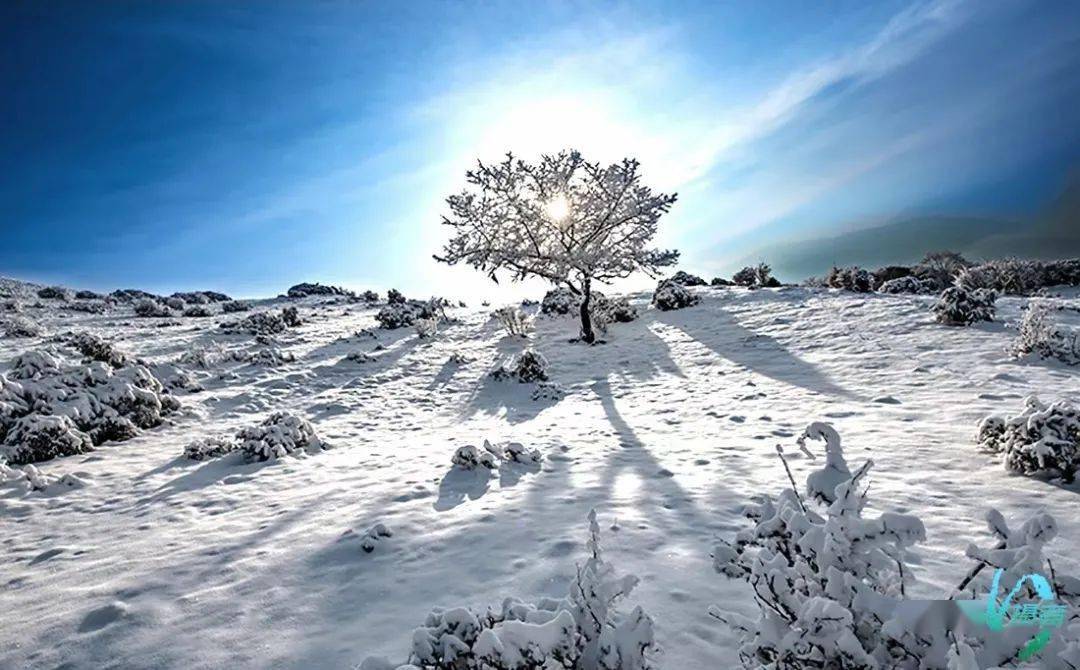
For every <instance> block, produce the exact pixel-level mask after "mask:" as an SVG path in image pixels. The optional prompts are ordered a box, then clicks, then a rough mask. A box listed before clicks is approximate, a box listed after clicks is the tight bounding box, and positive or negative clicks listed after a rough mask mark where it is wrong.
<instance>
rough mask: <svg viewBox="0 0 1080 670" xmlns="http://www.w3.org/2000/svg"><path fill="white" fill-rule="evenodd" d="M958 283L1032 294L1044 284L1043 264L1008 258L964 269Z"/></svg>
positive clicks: (958, 277)
mask: <svg viewBox="0 0 1080 670" xmlns="http://www.w3.org/2000/svg"><path fill="white" fill-rule="evenodd" d="M956 285H957V286H959V287H961V288H964V289H967V290H969V291H970V290H972V289H980V288H981V289H992V290H994V291H998V292H1000V293H1005V294H1012V295H1031V294H1032V293H1034V292H1035V291H1037V290H1038V289H1040V288H1042V286H1043V270H1042V264H1041V263H1039V262H1038V261H1031V260H1023V259H1019V258H1006V259H1003V260H995V261H989V262H987V263H983V264H981V265H975V266H972V267H967V268H964V269H962V270H961V271H960V272H959V274H957V276H956Z"/></svg>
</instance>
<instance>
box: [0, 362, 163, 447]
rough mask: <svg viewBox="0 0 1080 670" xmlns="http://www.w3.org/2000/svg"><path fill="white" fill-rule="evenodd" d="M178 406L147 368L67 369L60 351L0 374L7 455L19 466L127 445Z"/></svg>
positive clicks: (0, 420)
mask: <svg viewBox="0 0 1080 670" xmlns="http://www.w3.org/2000/svg"><path fill="white" fill-rule="evenodd" d="M178 408H179V402H177V400H176V399H175V398H174V397H172V396H171V395H169V394H168V393H165V391H164V386H163V384H162V382H161V381H160V380H159V379H158V377H156V376H155V374H153V373H152V372H151V371H150V370H149V369H148V368H147V367H145V366H144V365H141V364H139V363H128V364H125V365H123V366H122V367H118V368H113V367H111V366H110V365H107V364H105V363H103V362H99V361H95V362H93V363H90V364H89V365H71V364H68V363H67V362H66V361H65V360H64V359H63V358H62V357H61V356H60V355H59V354H58V353H56V352H53V351H47V350H40V351H30V352H26V353H24V354H22V355H21V356H19V357H17V358H16V359H15V361H14V362H13V364H12V366H11V369H10V370H9V371H8V373H7V374H5V375H2V376H0V440H2V441H3V447H0V451H3V452H6V453H7V454H8V460H9V461H11V462H13V463H19V462H26V463H28V462H36V461H39V460H45V459H48V458H53V457H54V456H58V455H66V454H68V453H81V452H82V451H84V450H86V449H84V446H85V445H86V444H87V441H86V440H84V437H87V438H88V439H89V443H90V444H91V445H97V444H101V443H103V442H106V441H109V440H114V441H121V440H126V439H128V438H130V437H132V436H133V435H135V433H136V429H137V428H152V427H154V426H157V425H158V424H160V423H161V421H162V417H163V416H165V415H167V414H169V413H170V412H173V411H175V410H176V409H178Z"/></svg>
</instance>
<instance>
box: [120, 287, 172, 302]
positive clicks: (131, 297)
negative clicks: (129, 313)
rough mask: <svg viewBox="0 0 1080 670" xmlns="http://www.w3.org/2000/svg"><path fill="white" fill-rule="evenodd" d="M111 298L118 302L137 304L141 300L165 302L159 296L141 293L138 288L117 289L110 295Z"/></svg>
mask: <svg viewBox="0 0 1080 670" xmlns="http://www.w3.org/2000/svg"><path fill="white" fill-rule="evenodd" d="M109 297H110V298H112V299H113V300H116V301H117V302H137V301H139V300H153V301H154V302H160V301H161V300H163V298H162V297H161V296H159V295H154V294H153V293H148V292H146V291H141V290H139V289H137V288H123V289H117V290H115V291H113V292H112V293H110V294H109Z"/></svg>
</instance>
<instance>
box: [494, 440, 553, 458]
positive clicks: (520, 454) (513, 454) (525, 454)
mask: <svg viewBox="0 0 1080 670" xmlns="http://www.w3.org/2000/svg"><path fill="white" fill-rule="evenodd" d="M502 459H503V460H504V461H508V462H512V463H539V462H540V461H541V460H543V456H541V455H540V452H539V451H538V450H536V449H530V448H528V447H526V446H525V445H524V444H522V443H520V442H509V443H507V444H506V446H504V447H503V448H502Z"/></svg>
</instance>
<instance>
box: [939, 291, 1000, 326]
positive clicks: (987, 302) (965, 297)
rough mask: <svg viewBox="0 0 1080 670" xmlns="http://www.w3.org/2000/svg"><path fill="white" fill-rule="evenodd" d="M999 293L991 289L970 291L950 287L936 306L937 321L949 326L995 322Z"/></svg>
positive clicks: (942, 294) (943, 292)
mask: <svg viewBox="0 0 1080 670" xmlns="http://www.w3.org/2000/svg"><path fill="white" fill-rule="evenodd" d="M996 302H997V293H996V292H994V291H993V290H991V289H985V288H979V289H972V290H968V289H965V288H962V287H960V286H950V287H949V288H947V289H945V290H944V291H942V293H941V296H940V297H939V298H938V301H937V303H936V304H935V305H934V314H935V315H937V320H938V321H939V322H941V323H944V324H946V325H949V326H970V325H971V324H973V323H978V322H979V321H993V320H994V314H995V313H996V311H997V305H996Z"/></svg>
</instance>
